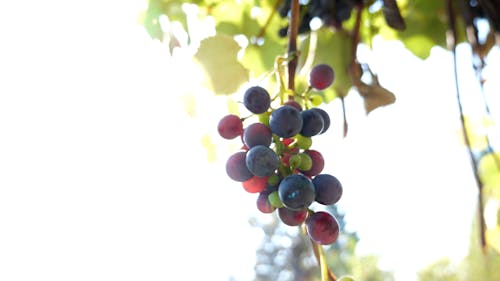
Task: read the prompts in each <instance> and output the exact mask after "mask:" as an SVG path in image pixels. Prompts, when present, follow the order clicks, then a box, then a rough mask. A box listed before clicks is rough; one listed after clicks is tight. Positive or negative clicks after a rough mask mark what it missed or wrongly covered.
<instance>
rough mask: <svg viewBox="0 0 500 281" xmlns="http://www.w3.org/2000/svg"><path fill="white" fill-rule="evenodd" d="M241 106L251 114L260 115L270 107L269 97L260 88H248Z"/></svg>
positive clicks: (265, 91) (264, 90)
mask: <svg viewBox="0 0 500 281" xmlns="http://www.w3.org/2000/svg"><path fill="white" fill-rule="evenodd" d="M243 104H244V105H245V107H246V108H247V109H248V110H249V111H250V112H252V113H255V114H261V113H264V112H266V111H267V110H268V109H269V106H271V96H269V93H268V92H267V90H266V89H264V88H262V87H260V86H254V87H250V88H248V89H247V90H246V92H245V95H244V96H243Z"/></svg>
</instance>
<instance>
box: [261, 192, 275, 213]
mask: <svg viewBox="0 0 500 281" xmlns="http://www.w3.org/2000/svg"><path fill="white" fill-rule="evenodd" d="M268 197H269V193H268V192H261V193H259V196H258V197H257V209H259V211H261V212H262V213H264V214H269V213H272V212H273V211H274V210H275V209H276V208H275V207H273V206H272V205H271V203H269V199H268Z"/></svg>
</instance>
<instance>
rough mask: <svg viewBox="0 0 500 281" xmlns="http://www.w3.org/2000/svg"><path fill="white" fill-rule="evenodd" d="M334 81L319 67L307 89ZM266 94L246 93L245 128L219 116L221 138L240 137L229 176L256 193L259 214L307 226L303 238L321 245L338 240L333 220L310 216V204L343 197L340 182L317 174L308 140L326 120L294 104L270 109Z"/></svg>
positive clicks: (317, 159) (317, 158)
mask: <svg viewBox="0 0 500 281" xmlns="http://www.w3.org/2000/svg"><path fill="white" fill-rule="evenodd" d="M333 80H334V72H333V69H332V68H331V67H330V66H328V65H324V64H322V65H317V66H315V67H314V68H313V69H312V70H311V72H310V74H309V86H310V88H311V89H315V90H323V89H326V88H327V87H329V86H330V85H331V84H332V83H333ZM273 100H274V99H271V96H270V95H269V93H268V91H267V90H266V89H264V88H263V87H260V86H253V87H250V88H248V89H247V90H246V92H245V94H244V97H243V104H244V106H245V107H246V109H248V111H250V112H251V113H252V114H253V115H257V116H258V117H259V119H258V121H257V122H254V123H251V124H244V121H246V120H248V119H246V118H240V117H238V116H236V115H232V114H230V115H227V116H225V117H223V118H222V119H221V120H220V121H219V124H218V131H219V134H220V135H221V136H222V137H223V138H225V139H235V138H237V137H240V138H241V140H242V143H243V146H242V149H241V150H240V151H237V152H235V153H234V154H232V155H231V156H230V157H229V158H228V159H227V162H226V172H227V175H228V176H229V177H230V178H231V179H232V180H234V181H237V182H241V183H242V185H243V188H244V189H245V190H246V191H247V192H249V193H258V197H257V208H258V209H259V210H260V211H261V212H263V213H272V212H274V211H275V210H277V213H278V217H279V218H280V220H281V221H282V222H283V223H285V224H287V225H290V226H298V225H302V224H303V223H305V226H306V229H307V233H308V234H309V236H310V237H311V239H313V240H314V241H316V242H317V243H319V244H322V245H326V244H331V243H333V242H335V241H336V239H337V237H338V235H339V225H338V222H337V219H336V218H335V217H333V216H332V215H331V214H330V213H328V212H324V211H317V212H314V211H313V210H311V208H310V206H311V204H312V203H313V202H316V203H319V204H323V205H331V204H335V203H337V201H339V199H340V197H341V196H342V185H341V183H340V182H339V180H338V179H337V178H336V177H334V176H332V175H330V174H323V173H321V172H322V171H323V168H324V164H325V163H324V159H323V156H322V154H321V153H320V152H319V151H317V150H314V149H311V146H312V137H314V136H317V135H320V134H323V133H325V132H326V131H327V130H328V128H329V127H330V117H329V115H328V113H327V112H326V111H324V110H323V109H320V108H317V107H312V108H309V107H307V106H306V108H305V109H303V106H302V105H301V104H300V103H299V102H297V101H296V100H288V101H287V102H282V103H281V104H279V105H278V106H277V107H276V108H272V106H271V103H272V101H273Z"/></svg>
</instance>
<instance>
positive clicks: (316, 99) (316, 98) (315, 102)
mask: <svg viewBox="0 0 500 281" xmlns="http://www.w3.org/2000/svg"><path fill="white" fill-rule="evenodd" d="M309 101H310V102H311V105H312V106H315V107H316V106H319V105H320V104H322V103H323V98H322V97H321V96H320V95H317V94H312V95H309Z"/></svg>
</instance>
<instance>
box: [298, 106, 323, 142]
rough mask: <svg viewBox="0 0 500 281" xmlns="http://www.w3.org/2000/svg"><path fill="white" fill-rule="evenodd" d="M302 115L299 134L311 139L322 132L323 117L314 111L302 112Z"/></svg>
mask: <svg viewBox="0 0 500 281" xmlns="http://www.w3.org/2000/svg"><path fill="white" fill-rule="evenodd" d="M300 114H301V115H302V120H303V125H302V130H301V131H300V134H301V135H303V136H304V137H312V136H315V135H317V134H319V133H320V132H321V131H322V130H323V124H324V121H323V117H322V116H321V114H320V113H318V112H316V111H314V110H304V111H302V112H301V113H300Z"/></svg>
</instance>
